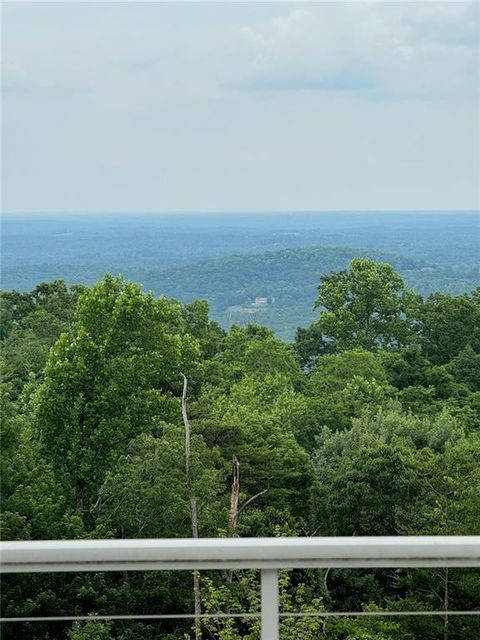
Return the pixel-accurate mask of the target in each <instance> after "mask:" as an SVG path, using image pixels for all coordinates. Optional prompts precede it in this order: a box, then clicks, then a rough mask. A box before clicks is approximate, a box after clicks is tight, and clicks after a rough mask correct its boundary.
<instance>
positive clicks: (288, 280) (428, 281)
mask: <svg viewBox="0 0 480 640" xmlns="http://www.w3.org/2000/svg"><path fill="white" fill-rule="evenodd" d="M355 257H369V258H372V259H374V260H377V261H380V262H388V263H389V264H391V265H392V266H393V267H394V268H395V269H396V270H397V271H398V272H399V273H400V274H401V275H402V277H404V278H405V280H406V282H407V283H408V285H409V286H410V287H411V288H412V289H414V290H416V291H418V292H419V293H421V294H422V295H428V294H429V293H432V292H434V291H443V292H446V293H451V294H459V293H463V292H465V291H470V290H471V289H474V288H475V287H476V286H478V285H479V284H480V277H479V272H478V270H475V269H471V270H468V271H459V270H455V269H453V268H451V267H442V266H438V265H429V264H427V263H424V262H418V261H414V260H411V259H409V258H405V257H402V256H396V255H392V254H389V253H385V252H382V251H375V250H367V249H352V248H344V247H304V248H300V249H282V250H279V251H268V252H264V253H259V254H253V255H248V254H246V255H238V256H230V257H228V258H219V259H214V260H206V261H203V262H199V263H197V264H194V265H189V266H184V267H175V268H171V269H163V270H159V269H152V270H145V271H143V272H142V273H139V274H138V275H139V278H138V279H139V280H140V282H142V283H143V285H144V287H145V288H146V289H149V290H152V291H153V292H154V293H156V294H158V295H160V294H163V295H166V296H167V297H173V298H177V299H178V300H181V301H182V302H190V301H191V300H196V299H204V300H207V301H208V302H209V303H210V306H211V310H212V315H213V317H214V318H216V319H217V320H219V321H220V322H221V323H222V324H223V325H224V326H229V325H231V324H241V325H243V324H246V323H248V322H252V321H255V322H259V323H261V324H265V325H267V326H270V327H272V328H273V329H275V331H276V332H277V333H278V335H280V336H281V337H283V338H286V339H290V338H292V336H293V335H294V332H295V329H296V328H297V327H298V326H306V325H308V324H310V323H311V322H312V321H313V320H314V319H315V318H316V317H317V316H318V312H313V311H312V307H313V303H314V300H315V297H316V287H317V286H318V284H319V282H320V278H321V276H322V275H325V274H327V273H330V272H331V271H337V270H340V269H344V268H346V267H347V266H348V264H349V263H350V261H351V260H352V258H355ZM256 298H267V299H268V302H267V303H265V301H261V302H260V303H259V302H258V301H257V303H255V299H256Z"/></svg>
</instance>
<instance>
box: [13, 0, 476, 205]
mask: <svg viewBox="0 0 480 640" xmlns="http://www.w3.org/2000/svg"><path fill="white" fill-rule="evenodd" d="M479 7H480V5H479V4H478V3H476V2H470V3H463V2H455V1H450V2H433V1H432V2H430V1H427V0H426V1H419V2H408V1H404V2H401V3H394V2H388V1H384V2H372V3H367V2H361V1H358V0H357V1H354V2H341V1H337V2H333V3H327V2H309V3H301V2H293V3H288V2H274V3H259V2H244V3H232V2H195V3H187V2H166V3H160V2H150V3H142V2H128V3H119V2H93V3H88V2H74V1H67V0H65V1H64V2H57V3H47V2H21V1H17V2H7V3H5V4H3V20H2V31H3V34H2V35H3V37H2V59H3V63H2V185H3V189H2V209H3V211H4V212H45V211H49V212H62V213H65V212H67V213H68V212H111V211H118V212H136V211H138V212H150V211H152V212H153V211H179V212H181V211H225V212H228V211H275V210H281V211H296V210H297V211H306V210H346V209H347V210H369V209H370V210H390V209H392V210H410V209H411V210H422V209H423V210H425V209H477V208H479V206H480V186H479V182H480V178H479V176H480V160H479V148H480V129H479V77H480V67H479V60H480V58H479V55H480V49H479Z"/></svg>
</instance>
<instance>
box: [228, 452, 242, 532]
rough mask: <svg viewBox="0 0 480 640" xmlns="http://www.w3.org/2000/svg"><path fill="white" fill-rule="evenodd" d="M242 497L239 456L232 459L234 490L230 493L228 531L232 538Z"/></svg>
mask: <svg viewBox="0 0 480 640" xmlns="http://www.w3.org/2000/svg"><path fill="white" fill-rule="evenodd" d="M239 495H240V463H239V461H238V458H237V456H235V455H234V456H233V459H232V490H231V493H230V518H229V522H228V530H229V533H230V535H231V536H233V535H234V534H235V530H236V528H237V522H238V499H239Z"/></svg>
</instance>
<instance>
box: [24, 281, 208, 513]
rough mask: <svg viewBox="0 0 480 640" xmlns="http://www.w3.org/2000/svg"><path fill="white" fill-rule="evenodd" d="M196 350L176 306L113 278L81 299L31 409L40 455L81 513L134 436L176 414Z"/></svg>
mask: <svg viewBox="0 0 480 640" xmlns="http://www.w3.org/2000/svg"><path fill="white" fill-rule="evenodd" d="M197 355H198V347H197V344H196V341H195V340H194V339H193V338H191V337H190V336H189V335H188V334H186V333H185V331H184V323H183V319H182V314H181V309H180V305H179V304H177V303H173V302H169V301H167V300H166V299H163V298H160V299H155V298H154V297H153V296H152V295H150V294H145V293H143V292H142V291H141V288H140V286H139V285H134V284H131V283H127V282H124V281H123V280H122V279H118V278H113V277H111V276H106V277H105V278H104V279H103V280H102V281H101V282H100V283H98V284H97V285H96V286H95V287H93V289H91V290H90V291H88V292H87V293H86V294H85V295H84V296H83V297H82V299H81V300H80V303H79V305H78V309H77V313H76V317H75V320H74V322H73V323H72V326H71V329H70V331H69V332H68V333H65V334H63V335H62V336H61V337H60V338H59V340H58V341H57V343H56V344H55V345H54V347H53V348H52V351H51V353H50V356H49V359H48V362H47V366H46V370H45V381H44V382H43V384H42V385H41V387H40V389H39V391H38V395H37V407H36V425H37V429H38V431H39V434H40V437H41V441H42V444H43V449H44V452H45V455H46V456H47V457H48V459H50V460H51V462H52V463H53V464H54V465H55V468H56V469H57V472H58V473H59V474H60V476H61V477H62V480H63V481H64V482H65V487H66V490H67V491H69V492H70V496H71V499H73V500H74V501H75V506H76V511H77V512H78V513H79V514H83V513H84V512H86V511H88V510H89V509H90V507H91V506H92V504H93V502H94V501H95V499H96V495H97V491H98V489H99V487H100V485H101V484H102V482H103V480H104V478H105V474H106V471H107V470H109V469H112V467H113V466H114V464H115V462H116V460H117V459H118V456H119V455H120V454H121V453H122V452H123V450H124V447H125V445H126V443H127V442H128V441H129V440H130V439H131V438H132V437H134V436H136V435H138V434H140V433H151V432H153V431H154V429H155V427H156V424H157V423H158V421H159V420H165V421H167V422H175V420H176V419H178V415H179V409H180V407H179V401H178V399H177V398H176V397H175V395H177V393H178V380H179V372H180V370H186V371H190V370H191V368H192V366H193V364H194V361H195V359H196V357H197Z"/></svg>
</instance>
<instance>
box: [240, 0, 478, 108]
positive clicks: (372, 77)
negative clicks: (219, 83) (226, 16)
mask: <svg viewBox="0 0 480 640" xmlns="http://www.w3.org/2000/svg"><path fill="white" fill-rule="evenodd" d="M478 28H479V22H478V5H477V4H476V3H455V2H440V3H438V2H431V3H429V2H423V3H422V2H420V3H410V2H405V3H398V4H389V3H363V2H362V3H360V2H354V3H338V4H331V3H327V4H309V5H303V6H302V7H296V8H294V9H293V10H291V11H289V12H287V13H285V14H284V15H281V16H278V17H275V18H273V19H271V20H270V21H269V22H268V23H266V24H263V25H261V26H258V25H255V26H252V25H250V26H246V27H243V28H242V29H241V30H240V37H241V43H240V44H239V50H240V49H242V54H241V55H242V57H243V67H242V71H241V72H240V77H239V84H240V85H241V86H243V87H244V88H248V89H255V90H261V89H265V90H269V89H283V90H288V89H290V90H297V89H307V90H315V89H320V90H330V91H331V90H337V91H358V90H364V91H368V92H369V94H370V95H373V96H376V97H395V96H398V97H417V98H418V97H423V98H439V97H443V98H445V97H452V98H459V97H460V98H463V97H466V96H472V95H475V92H476V90H477V83H478V71H479V70H478V60H479V58H478Z"/></svg>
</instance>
